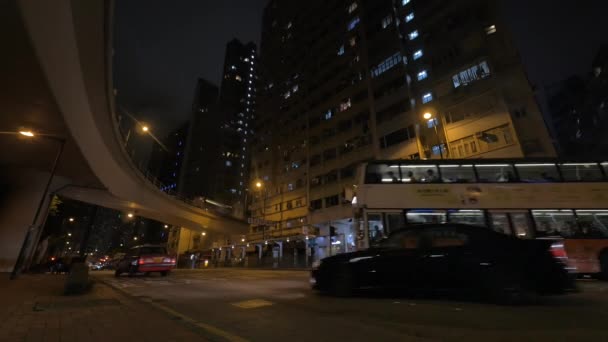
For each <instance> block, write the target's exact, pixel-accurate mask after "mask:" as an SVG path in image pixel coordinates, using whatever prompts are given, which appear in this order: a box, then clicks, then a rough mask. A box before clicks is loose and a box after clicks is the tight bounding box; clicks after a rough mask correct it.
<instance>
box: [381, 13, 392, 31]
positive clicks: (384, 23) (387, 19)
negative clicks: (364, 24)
mask: <svg viewBox="0 0 608 342" xmlns="http://www.w3.org/2000/svg"><path fill="white" fill-rule="evenodd" d="M392 22H393V16H392V15H390V14H389V15H387V16H386V17H384V18H383V19H382V28H387V27H388V26H389V25H390V24H392Z"/></svg>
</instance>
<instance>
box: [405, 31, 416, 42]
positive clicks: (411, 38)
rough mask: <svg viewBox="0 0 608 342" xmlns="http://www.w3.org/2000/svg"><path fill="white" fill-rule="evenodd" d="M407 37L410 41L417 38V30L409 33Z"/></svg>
mask: <svg viewBox="0 0 608 342" xmlns="http://www.w3.org/2000/svg"><path fill="white" fill-rule="evenodd" d="M407 36H408V37H409V38H410V40H414V39H416V38H418V30H415V31H412V32H410V33H409V34H408V35H407Z"/></svg>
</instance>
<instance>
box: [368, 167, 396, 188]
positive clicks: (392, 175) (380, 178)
mask: <svg viewBox="0 0 608 342" xmlns="http://www.w3.org/2000/svg"><path fill="white" fill-rule="evenodd" d="M365 183H366V184H380V183H401V178H400V177H399V166H398V165H388V164H369V165H368V166H367V170H366V173H365Z"/></svg>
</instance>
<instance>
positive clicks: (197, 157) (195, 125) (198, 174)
mask: <svg viewBox="0 0 608 342" xmlns="http://www.w3.org/2000/svg"><path fill="white" fill-rule="evenodd" d="M218 96H219V89H218V87H217V86H215V85H214V84H212V83H211V82H209V81H207V80H204V79H199V80H198V82H197V85H196V90H195V93H194V100H193V102H192V117H191V119H190V127H189V130H188V135H187V139H186V141H185V143H186V149H185V151H184V158H185V166H184V167H183V168H182V170H181V174H180V177H179V185H178V188H179V192H180V193H181V194H182V195H183V196H185V197H187V198H190V199H192V198H196V197H201V196H202V197H208V198H214V195H215V188H214V184H215V181H216V180H215V177H216V176H217V163H218V161H217V159H218V156H217V152H216V151H217V150H218V149H219V146H220V145H219V139H220V132H219V126H220V122H221V118H220V116H219V112H218V106H217V101H218Z"/></svg>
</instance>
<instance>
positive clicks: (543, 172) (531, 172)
mask: <svg viewBox="0 0 608 342" xmlns="http://www.w3.org/2000/svg"><path fill="white" fill-rule="evenodd" d="M515 167H516V168H517V172H518V173H519V179H520V180H521V181H522V182H532V183H538V182H558V181H559V180H560V179H559V173H558V172H557V167H555V164H515Z"/></svg>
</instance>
